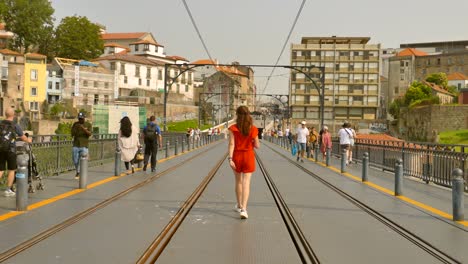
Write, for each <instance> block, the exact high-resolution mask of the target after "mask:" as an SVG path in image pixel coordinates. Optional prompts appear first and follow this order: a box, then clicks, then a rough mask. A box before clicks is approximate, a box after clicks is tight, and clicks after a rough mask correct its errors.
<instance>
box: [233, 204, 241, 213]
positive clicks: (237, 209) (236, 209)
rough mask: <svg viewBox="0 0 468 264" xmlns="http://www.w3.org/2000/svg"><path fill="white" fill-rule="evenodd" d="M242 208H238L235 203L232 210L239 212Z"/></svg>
mask: <svg viewBox="0 0 468 264" xmlns="http://www.w3.org/2000/svg"><path fill="white" fill-rule="evenodd" d="M241 210H242V209H240V208H239V205H238V204H236V206H234V211H236V212H238V213H240V212H241Z"/></svg>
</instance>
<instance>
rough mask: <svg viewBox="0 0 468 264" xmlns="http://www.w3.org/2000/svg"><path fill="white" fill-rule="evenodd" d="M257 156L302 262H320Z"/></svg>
mask: <svg viewBox="0 0 468 264" xmlns="http://www.w3.org/2000/svg"><path fill="white" fill-rule="evenodd" d="M255 156H256V158H257V163H258V166H259V169H260V171H261V172H262V174H263V176H264V178H265V181H266V183H267V185H268V188H269V189H270V191H271V194H272V195H273V199H274V200H275V203H276V205H277V207H278V210H279V211H280V214H281V217H282V218H283V221H284V223H285V225H286V228H287V229H288V232H289V235H290V236H291V239H292V241H293V243H294V246H295V247H296V250H297V252H298V254H299V257H300V258H301V261H302V263H312V264H318V263H320V260H319V259H318V257H317V255H316V254H315V252H314V250H313V249H312V247H311V246H310V244H309V242H308V241H307V239H306V237H305V235H304V233H303V232H302V230H301V228H300V227H299V224H298V223H297V222H296V220H295V219H294V216H293V214H292V213H291V211H290V210H289V207H288V205H287V204H286V202H285V201H284V199H283V197H282V196H281V194H280V192H279V190H278V188H277V187H276V185H275V183H274V182H273V179H272V178H271V176H270V174H269V173H268V171H267V170H266V168H265V165H264V164H263V162H262V161H261V159H260V157H259V156H258V154H257V153H255Z"/></svg>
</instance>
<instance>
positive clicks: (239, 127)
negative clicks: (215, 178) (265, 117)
mask: <svg viewBox="0 0 468 264" xmlns="http://www.w3.org/2000/svg"><path fill="white" fill-rule="evenodd" d="M236 115H237V119H236V124H234V125H232V126H230V127H229V157H228V160H229V165H230V166H231V168H232V170H233V171H234V175H235V177H236V187H235V190H236V198H237V204H236V206H235V210H236V211H237V212H239V214H240V218H241V219H247V218H248V217H249V216H248V214H247V202H248V200H249V193H250V178H251V176H252V173H253V172H254V171H255V154H254V151H253V149H254V148H257V149H258V148H259V147H260V141H259V140H258V129H257V127H255V126H254V125H253V122H252V117H251V116H250V111H249V109H248V108H247V107H246V106H239V107H238V108H237V110H236Z"/></svg>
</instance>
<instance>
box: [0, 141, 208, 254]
mask: <svg viewBox="0 0 468 264" xmlns="http://www.w3.org/2000/svg"><path fill="white" fill-rule="evenodd" d="M211 148H214V146H213V147H211ZM211 148H210V149H211ZM204 153H205V151H203V152H200V153H197V154H196V155H194V156H193V157H190V158H188V159H186V160H184V161H183V162H182V164H185V163H187V162H190V161H192V160H194V159H195V158H197V157H199V156H201V155H203V154H204ZM179 167H180V163H178V164H176V165H174V166H171V167H169V168H167V169H166V170H164V171H161V172H160V173H158V174H155V175H153V176H151V177H150V178H148V179H146V180H144V181H142V182H140V183H137V184H135V185H133V186H131V187H129V188H128V189H126V190H124V191H122V192H119V193H118V194H116V195H114V196H112V197H110V198H108V199H106V200H104V201H102V202H100V203H98V204H96V205H94V206H93V207H90V208H88V209H86V210H84V211H82V212H80V213H78V214H75V215H74V216H72V217H70V218H68V219H66V220H64V221H63V222H61V223H59V224H57V225H55V226H53V227H51V228H48V229H47V230H45V231H43V232H41V233H39V234H37V235H35V236H34V237H32V238H30V239H28V240H26V241H24V242H22V243H20V244H18V245H16V246H14V247H12V248H10V249H8V250H6V251H4V252H2V253H1V254H0V262H3V261H5V260H8V259H10V258H11V257H13V256H15V255H17V254H18V253H21V252H23V251H25V250H26V249H28V248H30V247H32V246H34V245H35V244H37V243H39V242H41V241H43V240H45V239H47V238H48V237H50V236H52V235H54V234H56V233H58V232H60V231H61V230H63V229H65V228H67V227H69V226H71V225H73V224H75V223H76V222H78V221H80V220H82V219H84V218H86V217H87V216H89V215H91V214H92V213H94V212H96V211H98V210H100V209H102V208H104V207H105V206H107V205H109V204H111V203H112V202H114V201H116V200H117V199H119V198H121V197H123V196H125V195H127V194H129V193H130V192H133V191H135V190H137V189H139V188H140V187H143V186H145V185H147V184H149V183H151V182H153V181H155V180H156V179H158V178H159V177H161V176H163V175H165V174H167V173H169V172H171V171H174V170H176V169H177V168H179Z"/></svg>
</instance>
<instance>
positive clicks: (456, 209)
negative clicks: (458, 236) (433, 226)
mask: <svg viewBox="0 0 468 264" xmlns="http://www.w3.org/2000/svg"><path fill="white" fill-rule="evenodd" d="M464 185H465V183H464V179H463V171H462V170H461V169H458V168H457V169H454V170H453V171H452V210H453V221H463V220H465V216H464V214H463V210H464V201H463V200H464V196H465V194H464V188H465V186H464Z"/></svg>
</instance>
